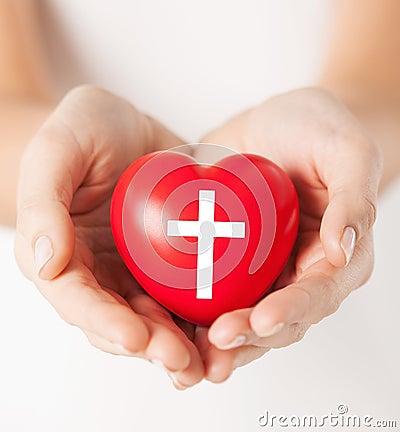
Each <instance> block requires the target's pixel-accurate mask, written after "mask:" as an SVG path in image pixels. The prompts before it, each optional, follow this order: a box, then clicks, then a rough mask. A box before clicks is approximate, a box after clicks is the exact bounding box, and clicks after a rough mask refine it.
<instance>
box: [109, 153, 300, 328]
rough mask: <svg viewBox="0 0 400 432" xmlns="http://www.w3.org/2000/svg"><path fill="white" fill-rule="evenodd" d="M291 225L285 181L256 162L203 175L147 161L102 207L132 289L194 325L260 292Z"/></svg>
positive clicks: (178, 157)
mask: <svg viewBox="0 0 400 432" xmlns="http://www.w3.org/2000/svg"><path fill="white" fill-rule="evenodd" d="M298 218H299V208H298V200H297V194H296V191H295V188H294V186H293V184H292V182H291V181H290V179H289V177H288V176H287V175H286V173H285V172H284V171H283V170H282V169H281V168H279V167H278V166H277V165H275V164H274V163H273V162H271V161H269V160H267V159H265V158H262V157H261V156H256V155H243V154H235V155H233V156H229V157H226V158H225V159H222V160H221V161H219V162H218V163H216V164H215V165H212V166H205V165H199V164H197V162H196V161H195V160H194V159H192V158H191V157H189V156H186V155H183V154H180V153H174V152H157V153H152V154H149V155H146V156H143V157H141V158H140V159H138V160H136V161H135V162H133V163H132V164H131V165H130V166H129V167H128V168H127V170H126V171H125V172H124V173H123V175H122V176H121V178H120V180H119V182H118V184H117V186H116V188H115V191H114V194H113V198H112V203H111V227H112V231H113V235H114V239H115V243H116V246H117V248H118V250H119V252H120V254H121V256H122V258H123V260H124V261H125V264H126V265H127V266H128V268H129V270H130V271H131V272H132V274H133V275H134V277H135V278H136V280H137V281H138V282H139V283H140V285H141V286H142V287H143V288H144V289H145V290H146V291H147V292H148V293H149V294H150V295H151V296H152V297H154V298H155V299H156V300H157V301H158V302H159V303H161V304H162V305H164V306H165V307H166V308H167V309H169V310H170V311H172V312H173V313H175V314H176V315H178V316H180V317H182V318H183V319H185V320H187V321H190V322H193V323H195V324H199V325H209V324H211V323H212V322H213V321H214V320H215V319H216V318H217V317H218V316H219V315H221V314H222V313H224V312H228V311H232V310H235V309H239V308H244V307H249V306H251V305H252V304H254V303H255V302H256V301H257V300H258V299H259V298H260V297H261V296H263V295H264V294H265V293H266V292H267V290H268V289H269V288H270V287H271V285H272V284H273V282H274V281H275V280H276V278H277V277H278V276H279V274H280V272H281V271H282V269H283V267H284V265H285V263H286V262H287V259H288V257H289V255H290V252H291V249H292V247H293V244H294V242H295V239H296V235H297V227H298Z"/></svg>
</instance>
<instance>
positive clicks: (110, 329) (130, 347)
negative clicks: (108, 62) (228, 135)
mask: <svg viewBox="0 0 400 432" xmlns="http://www.w3.org/2000/svg"><path fill="white" fill-rule="evenodd" d="M181 144H182V142H181V140H180V139H178V138H177V137H176V136H174V135H173V134H172V133H171V132H169V131H167V130H166V129H165V128H164V127H163V126H161V125H160V124H159V123H158V122H156V121H155V120H153V119H151V118H149V117H148V116H145V115H144V114H142V113H140V112H139V111H137V110H136V109H135V108H134V107H133V106H132V105H130V104H129V103H128V102H127V101H125V100H123V99H121V98H119V97H117V96H114V95H112V94H110V93H108V92H106V91H103V90H100V89H97V88H95V87H92V86H82V87H78V88H76V89H74V90H72V91H70V92H69V93H68V94H67V95H66V97H65V98H64V99H63V100H62V101H61V103H60V104H59V106H58V107H57V108H56V109H55V111H54V112H53V113H52V114H51V116H50V117H49V118H48V120H47V121H46V122H45V124H44V125H43V126H42V127H41V129H40V130H39V131H38V132H37V133H36V135H35V136H34V137H33V139H32V140H31V141H30V143H29V145H28V147H27V149H26V150H25V153H24V155H23V158H22V162H21V176H20V181H19V190H18V198H17V201H18V204H17V207H18V209H17V233H16V246H15V252H16V258H17V261H18V264H19V266H20V268H21V270H22V272H23V273H24V274H25V275H26V276H27V277H28V278H29V279H31V280H32V281H33V282H34V283H35V285H36V286H37V288H38V289H39V291H40V292H41V293H42V294H43V296H44V297H45V298H46V299H47V300H48V301H49V302H50V303H51V304H52V305H53V307H54V308H55V309H56V311H57V312H58V313H59V314H60V316H61V317H62V318H63V319H64V320H65V321H66V322H68V323H70V324H72V325H75V326H77V327H79V328H81V329H82V330H83V332H84V333H85V334H86V336H87V338H88V340H89V341H90V342H91V344H92V345H94V346H96V347H98V348H100V349H101V350H103V351H107V352H110V353H112V354H121V355H131V356H139V357H143V358H145V359H148V360H150V361H157V362H158V363H160V362H161V363H162V364H163V365H164V367H165V369H166V370H167V372H168V374H169V375H170V377H171V379H172V381H173V382H174V384H175V386H176V387H177V388H180V389H182V388H185V387H188V386H191V385H193V384H195V383H197V382H198V381H200V380H201V379H202V378H203V375H204V368H203V363H202V360H201V357H200V354H199V352H198V350H197V348H196V346H195V345H194V343H193V339H194V336H195V334H194V333H195V328H194V326H193V325H191V324H189V323H186V322H185V323H180V326H178V325H177V324H176V322H175V321H174V319H173V318H172V316H171V314H170V313H169V312H168V311H167V310H166V309H164V308H163V307H162V306H161V305H160V304H158V303H157V302H156V301H155V300H153V299H152V298H151V297H150V296H148V295H147V294H146V293H145V291H144V290H143V289H142V288H141V287H140V286H139V285H138V284H137V282H136V281H135V279H134V278H133V277H132V275H131V274H130V273H129V271H128V270H127V268H126V267H125V265H124V263H123V262H122V260H121V258H120V257H119V255H118V252H117V250H116V248H115V245H114V241H113V237H112V233H111V228H110V220H109V208H110V199H111V195H112V192H113V189H114V186H115V184H116V182H117V180H118V178H119V176H120V175H121V174H122V172H123V171H124V170H125V168H126V167H127V166H128V165H129V164H130V163H131V162H132V161H133V160H135V159H136V158H138V157H139V156H141V155H143V154H145V153H148V152H150V151H154V150H160V149H165V148H169V147H175V146H177V145H181ZM161 145H162V147H161Z"/></svg>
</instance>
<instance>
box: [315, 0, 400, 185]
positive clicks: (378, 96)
mask: <svg viewBox="0 0 400 432" xmlns="http://www.w3.org/2000/svg"><path fill="white" fill-rule="evenodd" d="M334 6H335V8H334V14H333V15H334V32H333V35H332V40H331V44H330V48H329V50H328V57H327V61H326V64H325V67H324V69H323V73H322V76H321V80H320V85H321V86H322V87H324V88H326V89H328V90H330V91H331V92H332V93H334V94H335V95H336V96H337V97H338V98H339V99H341V100H342V101H343V102H344V103H345V104H346V105H347V106H348V108H349V109H350V110H351V111H352V112H353V113H354V114H355V115H356V116H357V117H358V118H359V119H360V121H361V122H362V123H363V124H364V126H365V127H366V128H367V129H368V131H369V133H370V135H371V136H372V138H373V139H375V140H376V141H377V143H378V144H379V145H380V146H381V148H382V151H383V156H384V160H385V164H384V173H383V178H382V182H381V189H383V188H385V187H386V186H387V185H388V184H389V183H390V182H391V181H392V180H393V179H394V178H395V177H396V176H398V175H399V174H400V2H399V1H397V0H382V1H376V0H336V1H335V3H334Z"/></svg>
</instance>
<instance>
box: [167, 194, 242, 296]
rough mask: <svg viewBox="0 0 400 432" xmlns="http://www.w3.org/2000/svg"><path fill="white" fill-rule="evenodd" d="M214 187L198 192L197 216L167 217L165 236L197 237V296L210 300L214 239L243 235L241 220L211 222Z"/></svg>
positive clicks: (212, 220) (212, 218) (213, 208)
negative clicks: (195, 217)
mask: <svg viewBox="0 0 400 432" xmlns="http://www.w3.org/2000/svg"><path fill="white" fill-rule="evenodd" d="M214 210H215V190H200V191H199V219H198V220H197V221H196V220H169V221H168V222H167V236H171V237H197V238H198V241H197V281H196V298H198V299H212V283H213V267H214V238H216V237H225V238H244V237H245V223H244V222H218V221H214Z"/></svg>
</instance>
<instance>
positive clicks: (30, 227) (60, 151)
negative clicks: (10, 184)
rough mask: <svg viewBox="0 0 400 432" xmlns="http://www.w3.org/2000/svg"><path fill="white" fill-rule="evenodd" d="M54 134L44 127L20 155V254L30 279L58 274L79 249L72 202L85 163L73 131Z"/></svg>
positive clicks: (18, 256)
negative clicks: (75, 240)
mask: <svg viewBox="0 0 400 432" xmlns="http://www.w3.org/2000/svg"><path fill="white" fill-rule="evenodd" d="M54 135H55V134H54V133H49V131H46V130H44V129H43V130H41V131H39V132H38V134H37V135H36V136H35V137H34V139H33V140H32V141H31V142H30V143H29V145H28V147H27V149H26V151H25V153H24V155H23V157H22V160H21V175H20V180H19V185H18V197H17V206H18V208H17V231H16V240H15V254H16V259H17V262H18V264H19V266H20V268H21V270H22V272H23V273H24V274H25V276H27V277H28V278H29V279H32V278H33V277H34V276H35V275H36V276H39V277H40V278H41V279H47V280H48V279H52V278H54V277H56V276H57V275H58V274H59V273H60V272H61V271H63V270H64V268H65V267H66V266H67V265H68V263H69V262H70V260H71V257H72V253H73V250H74V239H75V236H74V226H73V223H72V220H71V216H70V213H69V207H70V205H71V201H72V197H73V193H74V190H75V189H76V188H77V185H76V183H78V182H79V181H80V179H79V178H78V175H77V173H82V172H83V171H84V170H83V166H82V165H83V163H80V161H79V159H80V158H79V157H78V155H79V153H80V150H79V145H78V143H77V142H76V141H74V140H73V138H72V137H67V136H63V137H60V136H57V135H55V136H54ZM69 138H71V139H69ZM81 159H82V158H81ZM80 175H81V174H79V176H80ZM74 177H76V178H74Z"/></svg>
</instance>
